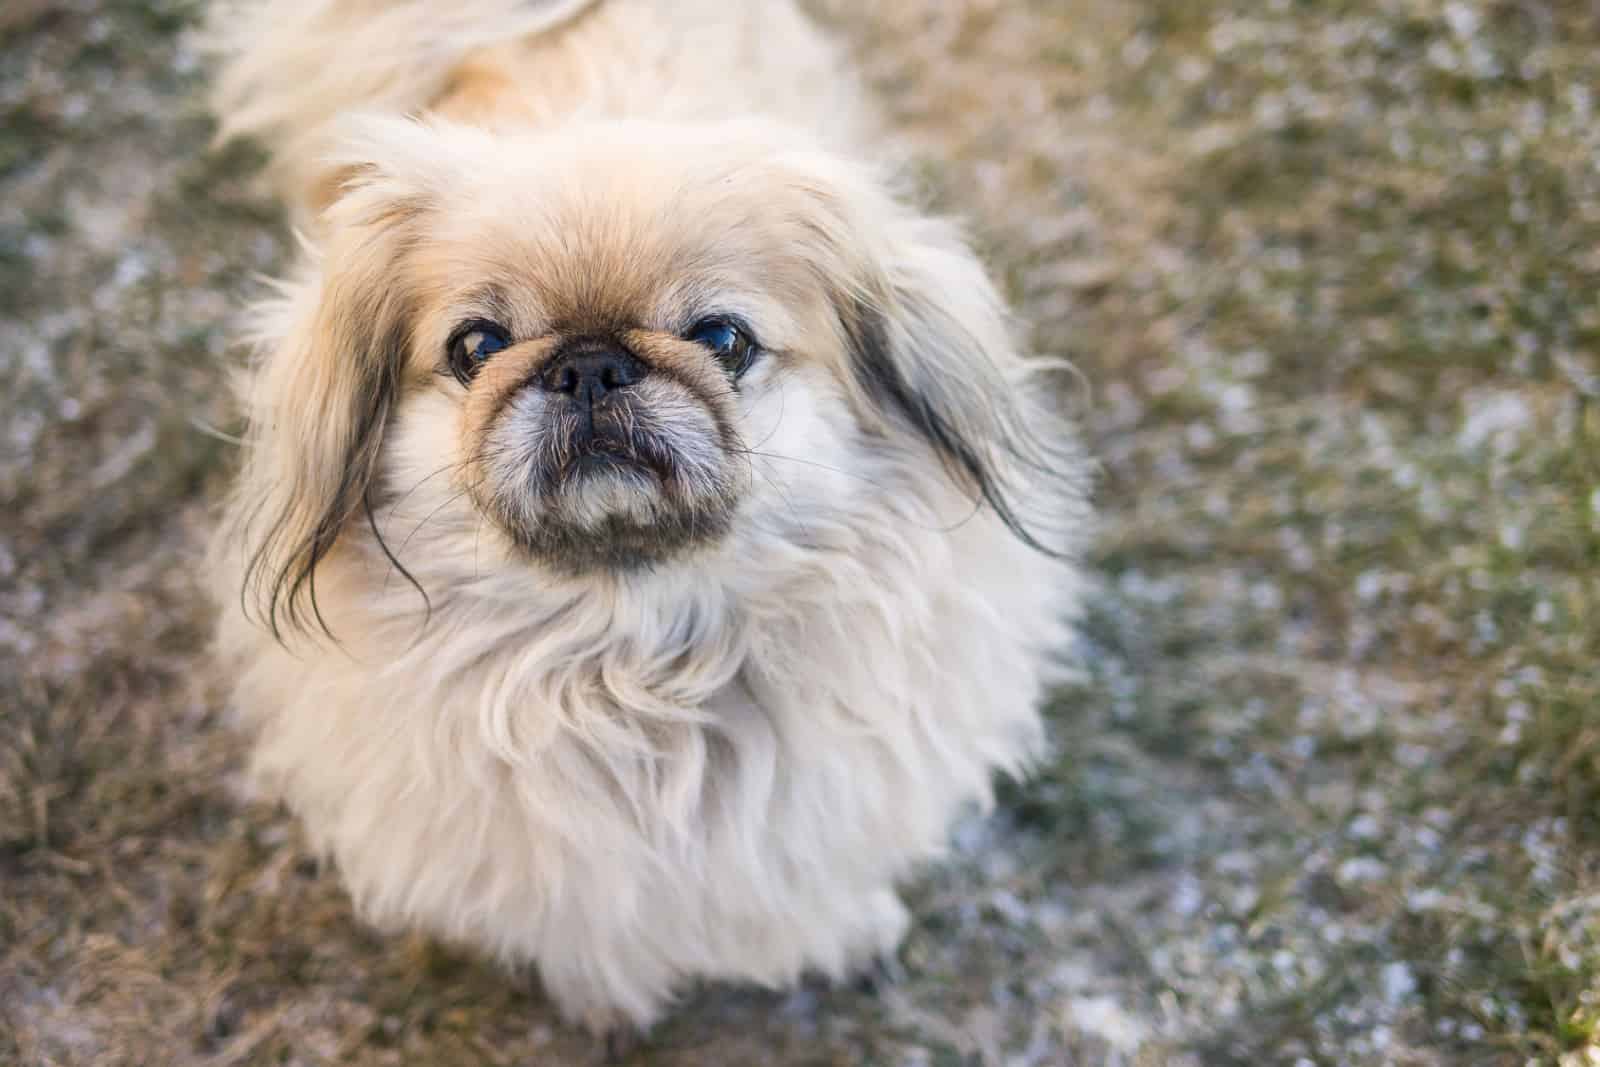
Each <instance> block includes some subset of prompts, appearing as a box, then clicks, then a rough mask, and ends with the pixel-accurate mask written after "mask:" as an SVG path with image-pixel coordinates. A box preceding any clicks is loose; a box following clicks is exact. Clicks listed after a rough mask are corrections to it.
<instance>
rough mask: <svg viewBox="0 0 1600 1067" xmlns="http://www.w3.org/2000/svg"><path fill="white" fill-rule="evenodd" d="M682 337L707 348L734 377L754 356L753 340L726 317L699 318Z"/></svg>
mask: <svg viewBox="0 0 1600 1067" xmlns="http://www.w3.org/2000/svg"><path fill="white" fill-rule="evenodd" d="M684 337H685V339H687V340H690V341H693V342H694V343H695V344H697V345H704V346H705V347H706V348H709V349H710V350H711V351H712V353H713V354H715V355H716V357H717V358H718V359H719V360H721V361H722V365H723V366H724V367H727V368H728V373H729V374H732V375H733V376H734V377H735V378H737V377H738V376H739V375H741V374H743V373H744V372H745V371H746V370H748V369H749V368H750V364H751V362H752V361H753V360H754V359H755V357H756V352H757V347H756V343H755V341H754V340H752V339H751V337H750V335H749V334H747V333H745V332H744V330H742V329H740V328H739V327H738V326H736V325H735V324H733V323H731V322H729V321H728V320H727V319H701V320H700V321H699V322H697V323H695V324H694V325H693V326H691V327H690V328H689V332H688V333H686V334H684Z"/></svg>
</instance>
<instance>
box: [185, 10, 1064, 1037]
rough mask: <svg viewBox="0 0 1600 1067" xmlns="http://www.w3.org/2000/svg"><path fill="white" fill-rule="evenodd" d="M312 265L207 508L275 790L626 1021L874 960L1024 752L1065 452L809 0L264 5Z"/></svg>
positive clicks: (1054, 603)
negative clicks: (229, 469)
mask: <svg viewBox="0 0 1600 1067" xmlns="http://www.w3.org/2000/svg"><path fill="white" fill-rule="evenodd" d="M217 26H218V31H219V35H220V39H221V47H222V49H223V52H224V56H223V61H222V65H221V71H220V75H219V86H218V96H217V100H218V110H219V112H220V114H221V115H222V117H223V130H224V134H225V135H231V134H236V133H243V134H249V135H253V136H255V137H257V138H259V139H260V140H262V141H263V142H264V143H266V144H267V146H268V147H269V148H270V149H271V150H272V151H273V152H274V164H273V166H274V170H273V173H274V174H275V175H276V176H277V178H278V180H279V182H280V185H281V188H282V190H283V192H284V194H285V196H286V197H287V198H288V200H289V202H290V204H291V205H292V208H293V210H294V211H295V213H296V217H297V218H298V220H299V221H300V223H301V224H302V226H303V228H304V231H305V234H306V252H305V254H304V256H303V260H304V261H303V263H302V264H301V267H300V269H299V271H298V273H297V274H295V275H294V277H293V278H292V279H291V280H288V281H285V282H283V283H282V284H281V286H280V288H279V291H278V294H277V296H276V297H275V298H274V299H271V300H269V301H268V302H266V303H265V304H264V305H263V306H262V307H261V308H259V314H258V316H257V317H256V320H255V326H256V328H255V331H254V338H253V340H254V342H255V346H256V358H255V360H254V362H253V363H252V365H251V367H250V369H249V371H248V372H247V374H246V376H245V381H244V385H243V396H244V405H245V414H246V417H247V420H248V426H249V429H248V435H247V439H246V444H245V449H244V452H243V469H242V471H241V472H240V475H239V478H238V484H237V490H236V492H235V493H234V495H233V496H232V498H231V501H230V502H229V504H228V505H227V510H226V515H225V521H224V522H223V524H222V528H221V532H220V533H219V535H218V538H217V543H216V552H215V566H214V570H215V573H216V575H217V588H218V597H219V600H220V602H221V604H222V619H221V623H220V648H221V654H222V656H223V658H224V661H225V663H226V664H227V669H228V671H229V672H230V674H229V677H230V679H232V680H233V682H234V685H235V687H236V688H235V702H236V705H237V708H238V710H239V712H240V714H241V717H242V718H243V720H244V721H245V722H246V723H247V724H248V725H249V727H250V729H251V731H252V733H253V735H254V738H255V749H254V753H255V755H254V761H253V768H254V771H255V772H256V774H257V776H258V780H259V781H261V782H263V783H265V784H266V785H267V786H268V787H269V788H270V789H271V790H272V791H273V792H274V793H275V794H276V795H279V796H281V797H283V798H284V799H285V800H286V801H287V803H288V804H289V805H290V807H291V808H292V809H293V810H294V811H295V812H296V813H297V814H298V815H299V816H300V817H301V819H302V820H303V821H304V824H305V826H306V828H307V831H308V833H309V835H310V837H311V839H312V841H313V842H314V844H315V845H316V846H317V847H318V848H320V849H322V850H323V851H325V852H326V854H327V855H329V856H330V857H331V858H332V859H333V861H334V862H335V864H336V866H337V869H338V870H339V872H340V873H341V875H342V877H343V879H344V881H345V883H346V884H347V885H348V887H349V890H350V892H351V894H352V896H353V898H354V900H355V902H356V904H357V906H358V908H359V910H360V912H361V914H362V915H363V916H365V917H367V918H368V919H370V920H373V921H375V922H377V923H379V924H382V925H384V926H386V927H402V928H415V929H421V930H425V931H428V932H430V933H431V934H433V935H436V936H439V937H442V938H446V939H450V940H454V941H458V942H464V943H467V944H470V945H474V946H477V947H479V948H480V949H482V950H485V951H487V952H488V953H491V954H493V955H494V956H495V957H498V958H499V959H501V960H503V961H505V962H507V963H509V964H514V965H526V964H532V965H534V966H535V967H536V968H537V970H538V972H539V974H540V976H541V978H542V981H543V984H544V986H545V988H546V989H547V990H548V992H549V994H550V995H551V996H552V997H553V999H554V1000H555V1001H556V1002H557V1003H558V1005H559V1006H560V1008H561V1009H562V1010H563V1012H564V1014H565V1015H567V1016H568V1017H569V1018H571V1019H573V1020H575V1021H577V1022H579V1023H582V1024H584V1025H586V1026H588V1027H590V1028H592V1029H594V1030H596V1031H602V1032H605V1031H610V1030H612V1029H613V1028H616V1027H643V1026H648V1024H649V1023H650V1022H651V1021H652V1020H654V1019H656V1018H657V1017H658V1016H659V1014H660V1013H661V1012H662V1010H663V1009H664V1007H665V1006H666V1005H667V1004H668V1002H669V1001H670V1000H671V998H672V996H673V994H674V991H676V990H679V989H681V988H682V987H683V986H684V985H685V984H686V983H688V982H689V981H691V980H693V979H695V978H711V979H727V980H736V981H748V982H755V983H760V984H763V985H767V986H781V985H783V984H785V983H791V982H793V981H795V980H796V979H797V978H798V977H800V976H801V975H802V974H804V973H807V972H812V973H818V974H821V975H825V976H831V977H842V976H845V975H848V974H850V973H851V972H853V971H854V970H856V969H857V968H862V967H864V966H867V965H870V964H871V963H873V962H874V961H875V960H876V959H878V958H880V957H883V956H885V955H887V954H892V953H893V952H894V951H895V949H896V946H897V944H898V943H899V941H900V939H901V937H902V935H903V934H904V932H905V930H906V926H907V914H906V911H905V908H904V907H903V906H902V905H901V903H900V901H899V899H898V898H897V896H896V893H895V888H894V887H895V883H896V881H897V880H898V879H901V878H903V877H905V876H906V875H907V874H908V873H910V872H912V871H913V870H914V869H915V866H916V865H917V864H918V863H919V862H921V861H925V860H927V859H929V858H932V857H935V856H936V855H937V854H938V853H939V852H940V850H941V848H942V846H943V843H944V842H945V839H946V835H947V831H948V828H949V826H950V823H951V821H952V819H953V818H954V817H955V816H956V815H957V814H958V813H959V812H961V811H962V810H963V809H964V808H966V807H969V806H981V805H983V804H984V803H986V802H987V801H988V799H989V797H990V791H991V776H992V775H993V774H994V773H995V772H996V771H1002V772H1015V771H1018V770H1020V769H1022V768H1024V767H1025V766H1026V763H1027V761H1028V760H1029V758H1030V756H1031V755H1033V754H1035V753H1036V752H1037V751H1038V749H1039V746H1040V743H1041V735H1042V730H1041V725H1040V719H1039V716H1038V712H1037V710H1036V705H1037V703H1038V701H1039V699H1040V697H1041V693H1042V691H1043V689H1044V687H1045V686H1047V685H1048V684H1049V683H1050V680H1051V679H1052V677H1053V676H1054V674H1055V673H1056V672H1057V671H1058V670H1059V669H1060V666H1059V661H1058V659H1057V658H1056V657H1058V656H1059V654H1060V652H1061V650H1062V648H1063V647H1064V645H1065V643H1066V628H1067V626H1068V624H1069V622H1070V617H1071V615H1072V613H1073V610H1074V606H1075V603H1076V601H1077V599H1078V594H1079V583H1078V579H1077V577H1076V571H1075V570H1074V567H1073V563H1072V560H1073V557H1074V554H1075V552H1076V546H1077V545H1078V543H1079V541H1080V533H1081V531H1082V529H1083V527H1084V525H1085V521H1086V506H1085V503H1084V498H1085V497H1084V484H1085V471H1086V467H1087V465H1086V463H1085V461H1084V460H1083V459H1082V458H1081V456H1080V453H1079V452H1078V450H1077V449H1076V447H1075V446H1074V444H1073V442H1072V439H1071V435H1070V433H1069V431H1068V429H1067V428H1066V427H1065V426H1064V424H1063V422H1062V421H1061V420H1060V419H1058V418H1057V417H1055V416H1054V415H1052V414H1051V407H1052V403H1051V397H1052V391H1051V389H1050V387H1049V385H1048V383H1047V382H1046V381H1045V379H1044V378H1043V376H1042V374H1041V372H1042V371H1044V370H1046V369H1049V368H1048V367H1047V365H1046V364H1044V363H1036V362H1032V361H1026V360H1024V359H1023V358H1022V357H1021V356H1020V355H1019V353H1018V351H1017V348H1016V345H1015V342H1014V339H1013V336H1012V331H1011V329H1010V324H1009V323H1008V319H1007V314H1006V311H1005V309H1004V307H1003V304H1002V301H1001V300H1000V298H999V297H998V295H997V294H996V291H995V288H994V286H993V284H992V283H991V282H990V280H989V278H988V277H987V276H986V274H985V271H984V269H983V268H982V266H981V265H980V264H979V262H978V260H977V259H976V258H975V257H974V255H973V253H972V252H971V251H970V250H969V248H968V245H967V244H966V243H965V241H964V240H963V238H962V236H961V234H960V232H959V231H958V229H957V228H956V227H954V226H952V225H951V224H950V223H948V222H945V221H941V220H939V219H936V218H931V217H928V216H927V215H925V214H922V213H920V212H919V211H918V210H917V209H916V208H915V207H914V206H912V205H911V204H910V203H909V202H908V201H907V200H906V199H905V198H904V197H902V196H900V195H898V194H897V193H896V192H895V191H894V188H893V186H892V184H891V183H890V182H889V181H888V180H887V179H886V178H885V177H883V176H882V175H881V174H880V173H879V170H880V168H878V167H875V166H873V165H871V164H869V163H868V162H867V160H868V159H869V157H872V156H873V155H875V154H877V153H878V151H879V150H878V148H877V145H878V141H877V136H878V135H877V133H876V124H875V122H874V121H873V120H872V118H871V116H870V111H869V109H868V108H867V107H866V105H865V104H864V101H863V97H862V94H861V93H860V91H859V90H858V88H857V86H856V84H855V82H854V81H853V80H852V79H851V77H850V75H849V74H848V72H847V71H845V69H844V68H843V66H842V65H841V63H840V62H839V59H838V57H837V56H836V53H835V50H834V49H833V48H832V47H831V46H830V44H829V42H828V41H827V40H826V39H825V38H824V36H823V35H822V34H821V32H820V31H819V30H818V28H816V27H814V26H813V25H811V24H810V23H809V22H807V21H806V19H805V18H804V17H803V16H802V14H801V13H800V12H799V11H798V10H797V8H796V7H795V6H794V4H793V3H792V0H745V2H742V3H734V4H730V3H725V2H722V0H677V2H669V0H599V2H588V3H583V2H578V3H574V2H571V0H567V2H545V3H539V2H537V0H456V2H453V3H451V4H439V5H435V4H431V3H426V2H424V0H393V2H380V0H271V2H267V0H256V2H247V3H243V4H234V5H232V6H229V7H227V8H224V9H223V10H222V11H221V13H220V14H219V16H218V19H217Z"/></svg>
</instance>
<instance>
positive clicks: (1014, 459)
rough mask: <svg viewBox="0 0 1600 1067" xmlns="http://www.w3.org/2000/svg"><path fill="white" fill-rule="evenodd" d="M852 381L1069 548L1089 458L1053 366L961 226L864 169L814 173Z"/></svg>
mask: <svg viewBox="0 0 1600 1067" xmlns="http://www.w3.org/2000/svg"><path fill="white" fill-rule="evenodd" d="M809 192H810V194H811V195H812V196H813V197H815V198H819V199H820V200H821V202H822V203H823V205H824V208H825V213H824V216H823V217H824V218H826V219H827V220H828V221H827V222H826V223H824V224H823V225H822V226H820V227H817V226H815V225H814V226H813V227H812V228H813V231H814V232H816V233H820V234H821V236H822V237H823V238H824V240H825V242H826V243H827V244H828V245H829V246H831V248H832V249H833V253H834V259H833V262H832V263H831V264H829V265H828V266H827V267H826V268H825V271H826V275H827V276H825V278H824V282H825V284H826V285H828V287H829V289H830V291H831V293H832V300H833V303H834V310H835V313H836V315H837V317H838V321H839V325H840V328H841V331H842V333H843V336H844V339H845V346H846V350H847V359H848V363H849V365H848V369H847V372H846V376H847V379H848V384H849V385H850V386H851V387H852V389H853V391H854V392H855V393H856V394H857V396H858V398H859V401H860V402H861V403H862V404H863V405H864V406H865V407H867V408H868V409H869V410H872V411H875V412H876V413H877V414H878V416H879V417H880V420H881V424H882V425H883V426H884V427H885V429H886V430H887V431H889V432H895V431H899V432H901V433H909V434H911V435H913V436H914V437H915V438H917V439H918V440H920V441H921V442H922V443H923V444H924V445H925V446H926V447H928V448H930V449H931V450H932V451H933V453H934V454H935V455H936V456H937V457H938V459H939V460H940V461H941V462H942V463H943V465H944V467H945V469H946V470H947V471H948V472H949V473H950V475H951V476H952V477H953V478H954V479H955V481H956V482H957V483H958V484H959V485H961V486H962V487H963V488H964V489H965V490H966V491H967V492H968V493H969V494H970V495H971V496H972V497H973V499H974V502H975V503H980V502H981V504H983V505H987V506H988V507H989V508H991V509H992V510H993V512H994V513H995V514H996V515H997V516H998V517H999V518H1000V520H1001V521H1002V522H1004V523H1005V525H1006V526H1007V527H1008V528H1009V529H1010V530H1011V531H1012V532H1013V533H1014V534H1015V535H1016V536H1017V537H1018V538H1020V539H1021V540H1022V541H1023V542H1025V543H1026V544H1028V545H1030V546H1032V547H1033V548H1035V549H1038V550H1039V551H1042V552H1045V553H1047V554H1050V555H1064V554H1070V553H1071V552H1072V551H1073V550H1074V549H1075V547H1076V545H1075V544H1074V543H1073V542H1072V539H1073V537H1075V536H1076V533H1077V531H1078V530H1080V529H1081V528H1082V525H1083V523H1082V521H1081V520H1082V518H1083V516H1084V515H1085V514H1086V512H1085V509H1084V504H1083V501H1084V498H1085V495H1086V489H1087V487H1086V486H1085V485H1084V484H1082V480H1081V479H1082V475H1081V473H1080V472H1081V471H1082V470H1083V469H1084V466H1085V465H1084V464H1083V462H1082V460H1081V458H1080V454H1079V452H1078V449H1077V445H1076V442H1075V440H1074V438H1073V435H1072V433H1071V432H1070V430H1069V428H1068V427H1067V425H1066V423H1065V421H1064V420H1063V419H1061V418H1060V416H1059V415H1058V414H1057V413H1056V412H1057V407H1058V404H1059V401H1060V397H1059V396H1058V394H1057V392H1056V390H1055V389H1054V388H1053V386H1052V383H1051V382H1050V381H1048V380H1047V378H1046V373H1045V372H1048V371H1055V370H1060V369H1062V368H1063V364H1061V363H1060V362H1058V361H1045V360H1029V359H1025V358H1023V357H1022V356H1021V355H1020V354H1019V353H1018V351H1017V347H1016V344H1015V342H1014V340H1013V333H1012V325H1011V321H1010V316H1009V315H1008V313H1007V311H1006V307H1005V303H1004V301H1003V300H1002V299H1001V297H1000V294H999V293H998V292H997V291H996V289H995V287H994V284H993V283H992V282H991V281H990V279H989V275H988V272H987V271H986V270H985V269H984V267H983V264H982V263H981V262H980V261H979V259H978V257H977V256H976V255H975V254H974V253H973V251H972V250H971V247H970V246H969V244H968V242H967V241H966V239H965V237H964V235H963V234H962V233H961V230H960V229H959V227H957V226H956V225H954V224H953V223H951V222H949V221H948V220H944V219H939V218H933V217H929V216H927V215H922V214H919V213H917V212H915V211H914V210H911V209H909V208H907V207H906V206H905V204H904V203H903V202H902V201H900V200H898V199H896V198H894V197H893V196H892V195H890V194H889V193H888V192H887V191H886V190H885V188H884V187H883V186H882V185H880V184H879V183H877V182H875V181H873V180H871V179H870V178H869V177H867V176H863V175H854V174H846V173H843V172H836V173H834V174H832V175H830V176H829V178H827V179H825V180H821V181H817V182H815V183H813V184H812V186H811V188H810V190H809Z"/></svg>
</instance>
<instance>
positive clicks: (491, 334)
mask: <svg viewBox="0 0 1600 1067" xmlns="http://www.w3.org/2000/svg"><path fill="white" fill-rule="evenodd" d="M510 344H511V341H510V339H509V338H508V337H507V336H506V331H505V329H504V328H503V327H501V326H498V325H496V324H495V323H492V322H484V321H482V320H479V321H476V322H468V323H463V324H462V325H461V327H460V328H459V329H457V330H456V332H455V334H454V335H453V336H452V337H451V338H450V370H451V372H452V373H453V374H455V376H456V377H457V378H459V379H460V380H461V382H462V384H463V385H464V384H466V383H467V381H469V380H470V379H471V378H472V376H473V375H474V374H476V373H478V368H479V367H480V366H482V365H483V363H484V361H486V360H487V359H488V358H489V357H490V356H492V355H494V354H495V353H496V352H498V351H500V350H501V349H502V348H507V347H509V346H510Z"/></svg>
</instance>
